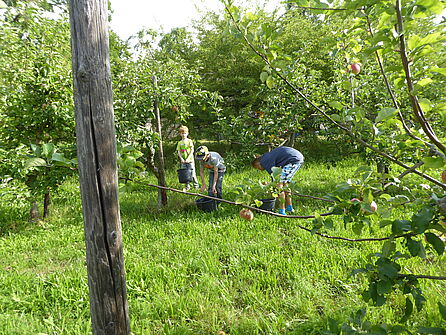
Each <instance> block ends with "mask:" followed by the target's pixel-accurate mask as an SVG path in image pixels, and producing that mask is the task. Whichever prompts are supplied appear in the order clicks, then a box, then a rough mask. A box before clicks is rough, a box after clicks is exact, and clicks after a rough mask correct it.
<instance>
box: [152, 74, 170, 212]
mask: <svg viewBox="0 0 446 335" xmlns="http://www.w3.org/2000/svg"><path fill="white" fill-rule="evenodd" d="M152 81H153V84H154V86H155V90H156V89H157V88H158V82H157V78H156V76H153V77H152ZM153 109H154V112H155V116H156V128H157V129H156V131H157V133H158V136H159V142H158V153H159V154H158V159H159V160H158V176H157V179H158V185H159V186H164V187H166V186H167V183H166V172H165V168H164V150H163V138H162V128H161V116H160V110H159V105H158V97H157V96H155V100H154V102H153ZM166 205H167V192H166V190H165V189H159V190H158V207H163V206H166Z"/></svg>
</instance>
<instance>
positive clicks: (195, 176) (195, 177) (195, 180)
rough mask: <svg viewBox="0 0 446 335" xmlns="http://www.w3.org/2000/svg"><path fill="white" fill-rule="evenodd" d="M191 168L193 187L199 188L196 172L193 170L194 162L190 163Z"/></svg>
mask: <svg viewBox="0 0 446 335" xmlns="http://www.w3.org/2000/svg"><path fill="white" fill-rule="evenodd" d="M191 168H192V183H193V185H194V187H195V188H199V187H200V184H199V183H198V178H197V172H196V171H195V164H194V163H191Z"/></svg>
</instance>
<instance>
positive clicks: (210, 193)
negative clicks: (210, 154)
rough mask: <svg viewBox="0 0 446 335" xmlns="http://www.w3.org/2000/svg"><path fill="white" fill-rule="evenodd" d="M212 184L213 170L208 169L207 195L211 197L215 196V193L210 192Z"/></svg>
mask: <svg viewBox="0 0 446 335" xmlns="http://www.w3.org/2000/svg"><path fill="white" fill-rule="evenodd" d="M212 185H214V171H213V170H210V171H209V183H208V195H210V196H211V197H215V194H214V193H213V192H212Z"/></svg>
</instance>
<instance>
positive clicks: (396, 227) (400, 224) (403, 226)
mask: <svg viewBox="0 0 446 335" xmlns="http://www.w3.org/2000/svg"><path fill="white" fill-rule="evenodd" d="M410 230H411V223H410V221H408V220H395V221H393V223H392V233H393V234H394V235H399V234H403V233H406V232H408V231H410Z"/></svg>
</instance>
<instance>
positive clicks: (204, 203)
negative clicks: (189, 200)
mask: <svg viewBox="0 0 446 335" xmlns="http://www.w3.org/2000/svg"><path fill="white" fill-rule="evenodd" d="M195 203H196V204H197V207H198V208H199V209H201V210H202V211H204V212H212V211H215V210H216V209H217V205H218V204H217V201H215V200H214V199H208V198H200V199H197V200H195Z"/></svg>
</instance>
